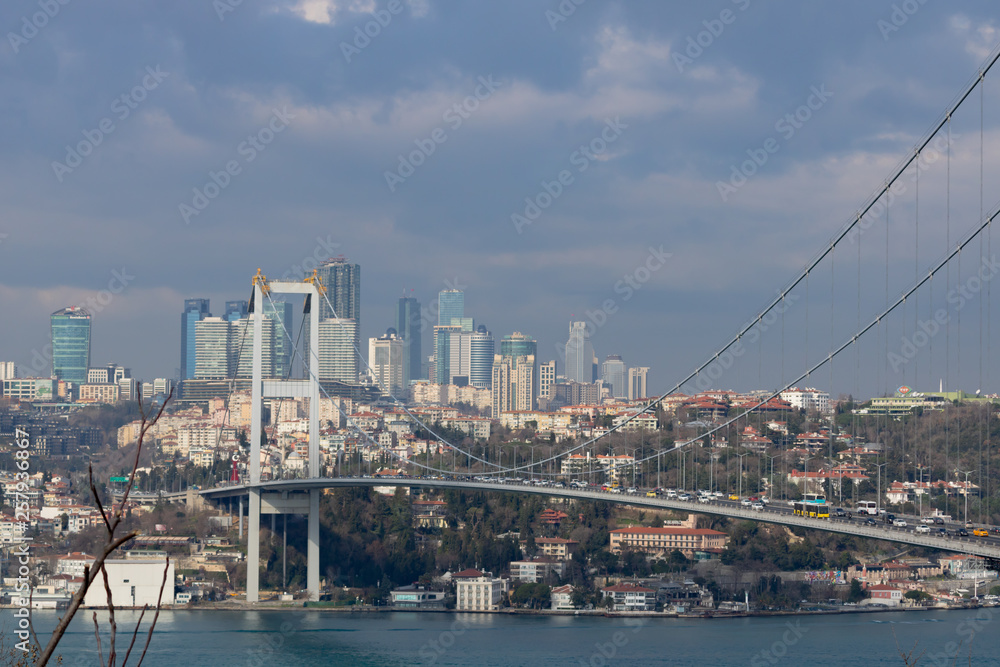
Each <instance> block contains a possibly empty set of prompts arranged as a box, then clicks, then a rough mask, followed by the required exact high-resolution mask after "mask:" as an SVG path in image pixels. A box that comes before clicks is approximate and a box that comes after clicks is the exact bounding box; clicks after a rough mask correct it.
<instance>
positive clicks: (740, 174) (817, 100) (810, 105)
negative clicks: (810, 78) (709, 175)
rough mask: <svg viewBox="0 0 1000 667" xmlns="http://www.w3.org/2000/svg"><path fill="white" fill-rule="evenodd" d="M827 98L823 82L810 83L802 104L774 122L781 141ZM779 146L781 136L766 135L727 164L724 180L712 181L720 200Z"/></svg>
mask: <svg viewBox="0 0 1000 667" xmlns="http://www.w3.org/2000/svg"><path fill="white" fill-rule="evenodd" d="M831 97H833V93H831V92H830V91H829V90H827V89H826V84H822V85H820V86H819V87H818V88H817V87H816V86H812V87H811V88H810V89H809V95H808V97H806V101H805V104H802V105H801V106H799V107H798V108H797V109H795V111H793V112H791V113H786V114H785V115H784V116H782V117H781V118H779V119H778V120H777V121H776V122H775V123H774V130H775V132H777V133H778V134H780V135H781V138H782V139H784V141H786V142H787V141H789V140H791V138H792V137H794V136H795V133H796V132H798V131H799V130H801V129H802V128H803V127H804V126H805V124H806V123H808V122H809V121H810V120H811V119H812V117H813V114H814V113H816V112H817V111H819V110H820V109H822V108H823V105H825V104H826V103H827V101H828V100H829V99H830V98H831ZM781 146H782V143H781V139H778V138H775V137H768V138H767V139H765V140H764V143H763V145H762V146H761V147H760V148H748V149H747V155H748V156H749V159H747V160H744V161H743V162H742V163H740V164H739V165H735V164H734V165H732V166H731V167H730V170H731V173H730V175H729V180H728V181H716V183H715V188H716V189H717V190H718V191H719V196H720V197H721V198H722V201H723V203H725V202H728V201H729V197H730V196H731V195H734V194H736V192H738V191H739V189H740V188H742V187H743V186H744V185H746V184H747V180H748V179H749V178H751V177H752V176H753V175H754V174H756V173H757V172H758V171H759V170H760V169H761V168H762V167H763V166H764V165H765V164H767V162H768V160H770V159H771V156H772V155H774V154H775V153H777V152H778V151H780V150H781Z"/></svg>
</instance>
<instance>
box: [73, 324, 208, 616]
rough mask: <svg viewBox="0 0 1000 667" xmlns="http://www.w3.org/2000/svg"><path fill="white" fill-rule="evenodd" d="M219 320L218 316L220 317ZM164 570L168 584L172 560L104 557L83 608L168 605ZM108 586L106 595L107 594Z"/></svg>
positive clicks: (169, 592)
mask: <svg viewBox="0 0 1000 667" xmlns="http://www.w3.org/2000/svg"><path fill="white" fill-rule="evenodd" d="M220 319H222V318H220ZM164 570H165V571H166V581H167V582H168V584H169V583H170V582H173V581H174V562H173V561H172V560H169V561H168V560H159V559H150V560H106V561H104V571H105V572H106V576H107V583H106V584H105V585H104V586H91V587H90V588H89V589H88V590H87V595H86V597H84V600H83V604H84V606H86V607H107V606H108V600H109V599H110V600H112V601H113V602H114V605H115V606H116V607H118V608H121V607H133V608H134V607H143V606H145V605H148V606H150V607H156V606H157V604H158V603H160V604H164V605H172V604H173V603H174V587H173V586H171V585H167V586H163V587H162V597H161V586H160V585H161V583H162V582H163V580H164ZM108 588H110V592H111V594H110V596H109V595H108V590H107V589H108Z"/></svg>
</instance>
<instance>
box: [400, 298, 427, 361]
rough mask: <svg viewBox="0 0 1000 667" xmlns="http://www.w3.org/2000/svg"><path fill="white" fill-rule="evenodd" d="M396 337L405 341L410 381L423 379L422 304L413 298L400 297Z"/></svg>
mask: <svg viewBox="0 0 1000 667" xmlns="http://www.w3.org/2000/svg"><path fill="white" fill-rule="evenodd" d="M396 335H398V336H399V337H400V338H402V339H403V342H404V345H405V354H406V363H407V365H408V366H409V369H410V371H409V375H408V377H409V379H411V380H417V379H420V378H421V377H423V373H422V372H421V371H422V369H421V364H422V363H423V352H422V347H421V340H420V339H421V317H420V302H419V301H417V300H416V299H415V298H413V297H412V296H409V297H408V296H404V297H400V299H399V303H398V304H396Z"/></svg>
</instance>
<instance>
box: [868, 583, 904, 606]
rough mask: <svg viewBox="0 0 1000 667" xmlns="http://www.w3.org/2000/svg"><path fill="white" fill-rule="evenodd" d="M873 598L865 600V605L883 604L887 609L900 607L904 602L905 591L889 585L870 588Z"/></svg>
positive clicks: (869, 591) (869, 592)
mask: <svg viewBox="0 0 1000 667" xmlns="http://www.w3.org/2000/svg"><path fill="white" fill-rule="evenodd" d="M865 590H867V591H868V594H869V595H870V596H871V597H870V598H869V599H867V600H865V604H881V605H885V606H886V607H898V606H899V605H900V604H902V602H903V590H902V589H901V588H896V587H895V586H889V585H887V584H879V585H876V586H869V587H868V588H867V589H865Z"/></svg>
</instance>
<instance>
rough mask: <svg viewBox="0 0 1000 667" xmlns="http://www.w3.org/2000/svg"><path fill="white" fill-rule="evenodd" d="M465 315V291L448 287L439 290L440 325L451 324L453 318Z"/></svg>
mask: <svg viewBox="0 0 1000 667" xmlns="http://www.w3.org/2000/svg"><path fill="white" fill-rule="evenodd" d="M464 317H465V292H463V291H461V290H457V289H446V290H441V291H440V292H438V326H442V327H447V326H451V324H452V322H451V320H452V318H458V319H461V318H464Z"/></svg>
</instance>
